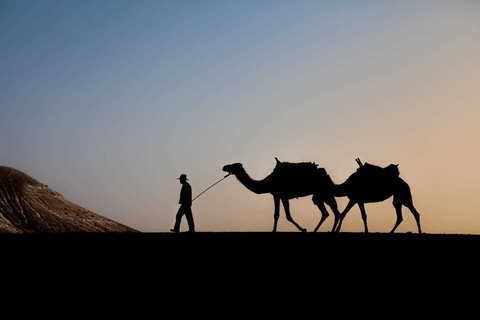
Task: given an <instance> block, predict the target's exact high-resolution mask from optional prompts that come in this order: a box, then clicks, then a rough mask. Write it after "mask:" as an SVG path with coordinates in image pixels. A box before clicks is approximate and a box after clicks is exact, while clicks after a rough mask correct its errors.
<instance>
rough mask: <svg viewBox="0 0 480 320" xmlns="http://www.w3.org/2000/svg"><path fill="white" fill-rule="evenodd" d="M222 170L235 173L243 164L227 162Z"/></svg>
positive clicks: (240, 169) (241, 168)
mask: <svg viewBox="0 0 480 320" xmlns="http://www.w3.org/2000/svg"><path fill="white" fill-rule="evenodd" d="M222 170H223V171H225V172H228V173H230V174H237V172H239V171H242V170H243V165H242V164H241V163H234V164H227V165H226V166H224V167H223V168H222Z"/></svg>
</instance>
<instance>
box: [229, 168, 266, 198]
mask: <svg viewBox="0 0 480 320" xmlns="http://www.w3.org/2000/svg"><path fill="white" fill-rule="evenodd" d="M235 176H236V177H237V179H238V181H240V182H241V183H242V184H243V185H244V186H245V188H247V189H248V190H250V191H252V192H254V193H256V194H263V193H269V192H270V190H269V188H268V183H267V182H266V181H265V180H266V179H263V180H260V181H259V180H253V179H252V178H251V177H250V176H249V175H248V173H247V172H246V171H245V169H243V170H241V171H239V172H237V173H236V174H235Z"/></svg>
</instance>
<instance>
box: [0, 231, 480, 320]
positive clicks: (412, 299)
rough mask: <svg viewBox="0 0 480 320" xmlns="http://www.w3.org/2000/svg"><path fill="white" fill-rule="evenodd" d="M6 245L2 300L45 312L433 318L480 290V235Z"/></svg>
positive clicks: (245, 236) (463, 307) (144, 238)
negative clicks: (30, 303)
mask: <svg viewBox="0 0 480 320" xmlns="http://www.w3.org/2000/svg"><path fill="white" fill-rule="evenodd" d="M0 246H1V252H0V259H1V260H0V261H1V263H0V276H1V277H2V279H3V280H2V281H3V283H4V285H3V287H2V289H3V291H4V292H8V294H7V296H8V297H9V298H11V299H13V300H14V301H17V300H18V299H20V298H21V299H24V298H25V297H27V296H28V297H30V298H33V300H35V301H37V300H38V299H39V298H41V301H42V302H41V303H40V305H41V306H40V307H39V309H38V310H45V312H47V314H50V312H51V310H52V309H50V308H57V307H59V306H63V305H68V306H69V308H68V310H71V311H70V312H78V311H79V310H85V311H84V312H85V313H87V314H89V315H91V312H96V311H95V310H98V307H99V306H100V307H101V308H103V309H104V310H105V312H106V313H105V314H110V312H115V313H116V314H117V315H118V314H122V312H123V310H124V308H127V309H128V308H129V307H132V305H134V306H135V307H134V310H135V312H137V311H141V310H144V311H148V312H149V313H151V312H156V313H157V315H158V314H165V312H172V311H174V312H178V314H180V315H185V312H187V311H188V312H189V313H188V314H191V315H192V316H202V315H203V314H205V315H209V316H211V315H219V316H221V317H224V316H225V315H226V314H225V312H227V314H228V315H232V314H235V315H245V316H249V317H250V316H251V314H252V312H253V314H255V315H257V316H266V317H267V316H268V317H269V318H270V317H271V316H274V315H278V316H279V315H282V316H285V315H288V316H292V317H293V316H295V317H298V315H299V312H301V311H302V310H305V314H304V315H305V316H307V315H308V314H309V313H311V312H312V311H313V312H317V311H318V312H322V311H323V315H326V314H329V313H331V312H332V311H333V312H334V313H335V314H337V313H338V314H339V316H340V317H341V318H345V315H346V314H347V313H348V314H355V315H357V316H360V315H362V316H363V315H364V314H368V315H372V314H375V312H377V313H381V314H382V317H383V316H386V315H393V314H395V315H401V314H403V315H405V316H411V315H413V314H415V315H417V316H418V315H420V316H422V315H424V316H428V317H429V318H430V316H432V312H433V314H434V315H443V314H444V310H450V311H451V310H453V312H454V313H453V314H455V315H458V312H459V310H460V311H468V312H470V310H471V308H472V307H473V306H475V305H476V302H475V303H474V304H472V302H470V300H472V299H473V300H476V299H475V297H477V294H476V293H477V292H478V285H479V284H480V283H479V276H478V274H479V268H478V266H479V262H478V251H479V248H480V236H478V235H438V234H422V235H418V234H383V233H381V234H380V233H373V234H362V233H340V234H331V233H306V234H303V233H299V232H298V233H297V232H292V233H290V232H287V233H282V232H280V233H276V234H272V233H257V232H253V233H230V232H228V233H196V234H187V233H182V234H170V233H123V234H116V233H101V234H92V233H71V234H24V235H14V234H0ZM8 283H13V284H8ZM47 289H48V290H47ZM12 290H13V291H12ZM49 292H51V293H49ZM469 299H470V300H469ZM22 301H23V300H22ZM46 305H48V306H49V307H48V308H46V307H45V306H46ZM45 308H46V309H45ZM225 310H226V311H225ZM220 312H221V313H220ZM259 313H260V315H259ZM468 314H469V313H468Z"/></svg>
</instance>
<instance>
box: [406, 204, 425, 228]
mask: <svg viewBox="0 0 480 320" xmlns="http://www.w3.org/2000/svg"><path fill="white" fill-rule="evenodd" d="M406 206H407V208H408V209H410V211H411V212H412V214H413V217H414V218H415V221H416V222H417V227H418V233H422V227H420V214H419V213H418V211H417V209H415V207H414V206H413V203H410V204H409V205H406Z"/></svg>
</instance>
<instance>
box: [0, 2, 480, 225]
mask: <svg viewBox="0 0 480 320" xmlns="http://www.w3.org/2000/svg"><path fill="white" fill-rule="evenodd" d="M478 17H480V2H479V1H476V0H470V1H469V0H457V1H443V0H435V1H421V0H420V1H419V0H416V1H408V0H405V1H367V0H365V1H282V0H279V1H263V0H257V1H248V0H245V1H209V0H205V1H141V0H139V1H108V0H106V1H88V0H85V1H69V0H62V1H26V0H14V1H8V0H2V1H0V165H4V166H10V167H14V168H16V169H19V170H21V171H23V172H25V173H27V174H29V175H30V176H32V177H34V178H35V179H37V180H39V181H41V182H42V183H45V184H47V185H48V186H49V187H51V188H53V189H54V190H56V191H58V192H60V193H61V194H63V195H64V196H65V197H66V198H67V199H69V200H70V201H72V202H74V203H76V204H78V205H80V206H82V207H85V208H87V209H89V210H91V211H94V212H96V213H98V214H101V215H103V216H105V217H108V218H110V219H113V220H116V221H118V222H120V223H123V224H126V225H128V226H130V227H133V228H135V229H138V230H140V231H145V232H166V231H168V230H169V229H171V228H172V227H173V224H174V221H175V214H176V212H177V210H178V206H179V205H178V197H179V193H180V189H181V185H180V183H179V181H178V180H177V179H176V178H177V177H179V176H180V174H182V173H185V174H187V176H188V178H189V182H190V184H191V185H192V188H193V194H194V196H195V195H197V194H199V193H200V192H202V191H203V190H204V189H206V188H207V187H209V186H210V185H212V184H213V183H215V182H216V181H218V180H219V179H221V178H222V177H223V176H224V174H225V173H224V172H222V170H221V169H222V167H223V166H224V165H225V164H231V163H235V162H241V163H243V165H244V168H245V169H246V171H247V172H248V173H249V174H250V175H251V177H252V178H254V179H263V178H264V177H265V176H267V175H268V174H270V173H271V172H272V170H273V168H274V166H275V157H278V158H279V159H280V160H281V161H287V162H315V163H317V164H319V166H321V167H324V168H325V169H326V170H327V172H328V173H329V175H330V177H331V178H332V179H333V181H334V182H335V183H337V184H340V183H342V182H344V181H345V180H346V179H347V178H348V177H349V176H350V174H352V173H353V172H355V170H356V169H357V167H358V166H357V164H356V162H355V158H357V157H359V158H360V159H361V160H362V161H363V162H369V163H372V164H376V165H379V166H387V165H389V164H391V163H394V164H399V170H400V176H401V177H402V178H403V179H404V180H405V181H406V182H407V183H408V184H409V185H410V188H411V191H412V195H413V201H414V204H415V206H416V208H417V210H418V211H419V213H420V216H421V224H422V229H423V231H424V232H427V233H471V234H480V209H479V208H480V196H479V195H478V193H479V191H480V165H479V162H478V159H479V158H480V142H479V137H480V126H479V125H478V122H480V90H479V89H480V19H479V18H478ZM347 201H348V200H347V199H346V198H337V202H338V205H339V209H340V210H342V209H343V208H344V207H345V206H346V204H347ZM391 203H392V199H388V200H386V201H384V202H382V203H373V204H366V211H367V216H368V225H369V230H370V232H388V231H390V230H391V228H392V227H393V225H394V224H395V220H396V215H395V210H394V208H393V206H392V204H391ZM290 209H291V212H292V216H293V218H294V219H295V220H296V221H297V222H298V223H299V224H300V225H301V226H302V227H305V228H306V229H307V230H308V231H312V230H313V229H314V228H315V226H316V225H317V223H318V221H319V219H320V212H319V211H318V209H317V207H316V206H314V205H313V203H312V201H311V197H310V196H309V197H304V198H300V199H293V200H291V201H290ZM328 210H329V211H330V209H329V208H328ZM192 211H193V214H194V219H195V223H196V229H197V231H270V230H271V229H272V227H273V199H272V197H271V195H268V194H267V195H256V194H253V193H251V192H250V191H248V190H247V189H246V188H245V187H244V186H242V185H241V184H240V183H239V182H238V181H237V180H236V178H235V177H228V178H227V179H225V180H224V181H222V182H221V183H220V184H218V185H217V186H215V187H214V188H212V189H210V190H209V191H207V192H206V193H205V194H203V195H202V196H201V197H199V198H198V199H197V200H195V201H194V203H193V207H192ZM330 212H331V211H330ZM403 212H404V213H403V217H404V221H403V223H402V224H401V225H400V226H399V227H398V229H397V232H416V231H417V229H416V225H415V220H414V218H413V215H412V214H411V213H410V212H409V211H408V209H406V208H404V210H403ZM332 225H333V215H331V217H330V218H328V219H327V220H326V222H325V223H324V224H323V226H322V227H321V228H320V231H329V230H330V229H331V227H332ZM186 229H187V223H186V221H185V219H184V221H183V223H182V231H185V230H186ZM278 230H279V231H295V230H297V229H296V228H295V227H294V226H293V225H292V224H291V223H289V222H288V221H287V220H286V219H285V215H284V212H283V209H282V210H281V218H280V220H279V224H278ZM342 231H349V232H362V231H363V222H362V220H361V216H360V210H359V209H358V207H354V208H353V209H352V210H351V211H350V212H349V214H348V215H347V217H346V219H345V221H344V223H343V228H342Z"/></svg>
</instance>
